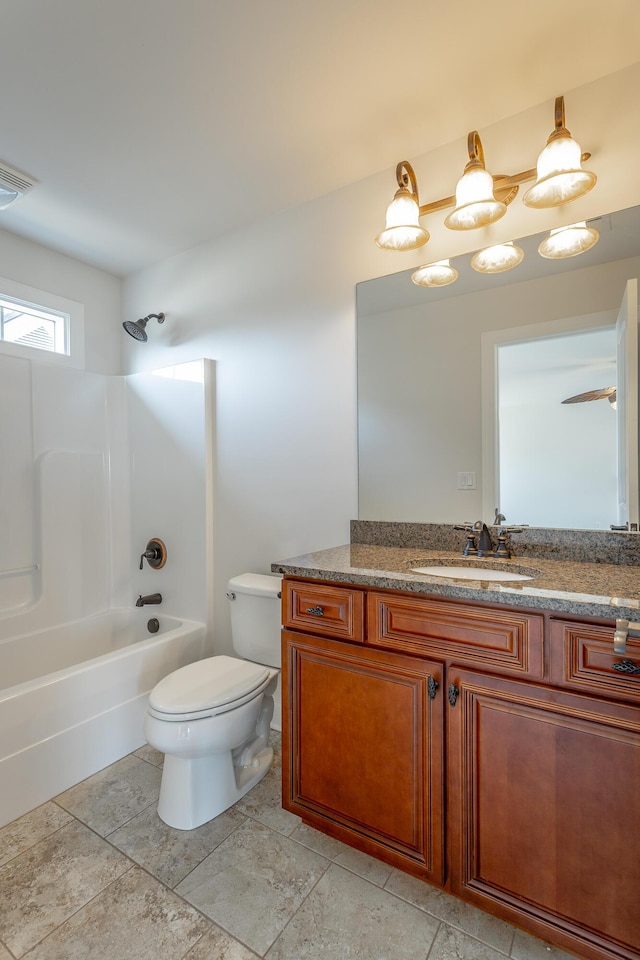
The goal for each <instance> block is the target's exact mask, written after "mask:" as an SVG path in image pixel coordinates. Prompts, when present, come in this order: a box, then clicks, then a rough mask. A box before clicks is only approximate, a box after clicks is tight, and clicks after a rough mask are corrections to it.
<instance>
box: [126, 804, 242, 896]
mask: <svg viewBox="0 0 640 960" xmlns="http://www.w3.org/2000/svg"><path fill="white" fill-rule="evenodd" d="M245 822H246V817H244V816H243V815H242V814H241V813H240V812H239V811H238V810H234V809H233V807H232V808H231V809H230V810H225V812H224V813H221V814H220V816H218V817H215V819H214V820H209V822H208V823H204V824H203V825H202V826H201V827H197V828H196V829H195V830H174V829H173V828H172V827H169V826H167V824H166V823H164V822H163V821H162V820H161V819H160V817H159V816H158V813H157V811H156V807H155V804H154V805H153V806H151V807H147V808H146V810H143V811H142V813H139V814H138V816H137V817H134V818H133V820H129V822H128V823H125V824H124V826H122V827H119V829H118V830H116V831H115V832H114V833H110V834H108V835H107V838H108V840H109V842H110V843H113V844H114V845H115V846H116V847H118V849H119V850H122V851H123V852H124V853H126V854H127V855H128V856H129V857H131V859H132V860H135V861H136V863H139V864H140V865H141V866H143V867H144V868H145V869H146V870H148V871H149V873H152V874H153V876H154V877H157V879H158V880H161V881H162V882H163V883H166V884H167V886H169V887H175V885H176V884H177V883H179V882H180V880H182V879H183V878H184V877H186V876H187V874H188V873H191V871H192V870H193V868H194V867H197V865H198V864H199V863H201V862H202V861H203V860H204V858H205V857H208V856H209V854H210V853H211V851H212V850H214V849H215V848H216V847H217V846H219V845H220V844H221V843H222V841H223V840H226V838H227V837H228V836H229V835H230V834H231V833H233V831H234V830H237V828H238V827H239V826H241V825H242V824H243V823H245Z"/></svg>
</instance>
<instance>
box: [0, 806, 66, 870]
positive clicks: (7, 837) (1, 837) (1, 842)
mask: <svg viewBox="0 0 640 960" xmlns="http://www.w3.org/2000/svg"><path fill="white" fill-rule="evenodd" d="M72 819H73V818H72V817H71V816H70V814H68V813H67V812H66V810H62V809H61V808H60V807H58V806H56V804H55V803H44V804H43V805H42V806H41V807H36V809H35V810H32V811H31V812H30V813H25V815H24V816H23V817H20V818H19V819H18V820H14V821H13V823H9V824H7V826H6V827H2V829H0V866H1V865H2V864H3V863H7V862H8V861H9V860H12V859H13V858H14V857H17V856H18V854H20V853H22V852H23V851H24V850H28V848H29V847H32V846H33V845H34V844H35V843H37V842H38V841H39V840H44V838H45V837H48V836H50V835H51V834H52V833H55V832H56V830H59V829H60V827H63V826H64V825H65V823H70V822H71V820H72Z"/></svg>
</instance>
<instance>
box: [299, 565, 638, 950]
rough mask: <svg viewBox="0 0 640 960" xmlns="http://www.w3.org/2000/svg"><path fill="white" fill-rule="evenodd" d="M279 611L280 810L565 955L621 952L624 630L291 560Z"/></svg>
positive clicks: (633, 694)
mask: <svg viewBox="0 0 640 960" xmlns="http://www.w3.org/2000/svg"><path fill="white" fill-rule="evenodd" d="M301 598H303V599H302V600H301ZM316 601H317V602H316ZM318 606H320V607H322V608H323V612H322V614H319V613H318V611H317V609H316V610H315V612H310V611H313V610H314V608H317V607H318ZM325 609H326V612H327V617H326V621H325V618H324V612H325ZM283 623H284V630H283V698H284V704H283V706H284V709H283V806H284V807H285V808H286V809H287V810H290V811H291V812H293V813H296V814H298V815H299V816H301V817H302V819H303V820H304V821H305V822H306V823H308V824H310V825H311V826H313V827H316V828H317V829H320V830H322V831H324V832H325V833H328V834H330V835H332V836H335V837H338V838H339V839H341V840H344V841H345V842H347V843H349V844H351V845H352V846H355V847H357V848H358V849H361V850H364V851H365V852H367V853H370V854H372V855H374V856H377V857H379V858H380V859H383V860H386V861H387V862H389V863H392V864H394V865H395V866H398V867H399V868H400V869H403V870H405V871H407V872H410V873H412V874H414V875H416V876H419V877H422V878H423V879H425V880H428V881H430V882H432V883H436V884H438V885H440V886H442V887H444V888H445V889H447V890H449V891H450V892H452V893H454V894H456V895H457V896H459V897H461V898H462V899H463V900H465V901H467V902H469V903H472V904H474V905H476V906H478V907H480V908H482V909H484V910H486V911H487V912H489V913H492V914H494V915H495V916H498V917H501V918H502V919H505V920H508V921H510V922H512V923H515V924H516V925H518V926H521V927H524V928H525V929H527V930H530V931H531V932H532V933H534V934H536V935H537V936H539V937H541V938H543V939H546V940H549V941H551V942H552V943H555V944H557V945H558V946H560V947H562V948H564V949H566V950H569V951H572V952H574V953H577V954H578V955H579V956H581V957H585V958H590V960H605V958H606V960H614V958H616V960H639V958H640V828H639V826H638V825H639V824H640V671H638V672H636V671H635V668H634V665H636V666H637V665H638V664H639V663H640V641H638V640H635V639H632V638H629V640H628V644H627V654H626V655H625V656H624V657H621V656H618V655H617V654H615V653H614V652H613V632H614V631H613V626H608V625H603V624H602V623H586V622H580V621H577V620H573V619H571V618H558V617H554V616H553V615H552V614H545V613H542V612H535V611H526V610H521V609H519V608H509V607H504V606H498V605H495V604H493V605H491V604H481V603H470V602H465V601H461V600H448V599H443V598H441V597H430V596H426V595H416V594H412V593H409V592H406V593H404V592H400V591H392V590H379V589H367V588H366V587H363V586H351V585H342V584H337V583H332V584H323V583H319V582H317V581H316V582H308V581H304V580H302V579H300V578H293V577H285V580H284V581H283ZM625 661H626V663H625ZM630 665H631V666H630Z"/></svg>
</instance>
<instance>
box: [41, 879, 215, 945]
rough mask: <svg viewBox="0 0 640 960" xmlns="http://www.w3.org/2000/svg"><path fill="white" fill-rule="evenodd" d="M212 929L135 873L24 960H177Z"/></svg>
mask: <svg viewBox="0 0 640 960" xmlns="http://www.w3.org/2000/svg"><path fill="white" fill-rule="evenodd" d="M210 928H211V924H210V922H209V921H208V920H205V918H204V917H201V916H200V915H199V914H198V913H197V911H196V910H193V909H192V908H191V907H190V906H189V905H188V904H186V903H184V901H182V900H180V898H179V897H177V896H175V894H173V893H171V891H170V890H167V888H166V887H164V886H163V885H162V884H161V883H158V881H157V880H154V879H153V877H150V876H148V875H147V874H146V873H145V872H144V871H143V870H141V869H140V868H139V867H132V868H131V870H130V871H129V873H127V874H125V876H123V877H121V878H120V879H119V880H117V881H116V882H115V883H113V884H111V886H109V887H108V888H107V889H106V890H104V891H103V892H102V893H101V894H100V895H99V896H97V897H96V898H95V899H94V900H92V901H91V903H89V904H88V905H87V906H86V907H83V909H82V910H79V911H78V913H76V914H74V916H73V917H71V918H70V919H69V920H67V922H66V923H63V924H62V926H60V927H58V929H57V930H55V931H54V932H53V933H52V934H51V935H50V936H49V937H47V939H46V940H43V941H42V943H40V944H39V945H38V946H37V947H36V948H35V949H34V950H33V951H32V952H31V953H30V954H29V960H87V958H89V957H96V958H97V957H99V958H105V960H108V958H113V960H158V958H159V957H161V958H162V960H182V958H183V957H184V955H185V953H186V952H187V950H189V948H190V947H191V946H192V945H193V944H195V943H196V942H197V941H198V940H199V939H200V938H201V937H202V935H203V934H204V933H206V932H207V931H208V930H210Z"/></svg>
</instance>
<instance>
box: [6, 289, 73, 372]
mask: <svg viewBox="0 0 640 960" xmlns="http://www.w3.org/2000/svg"><path fill="white" fill-rule="evenodd" d="M34 351H38V353H37V354H36V353H34ZM0 352H2V353H9V354H12V355H13V356H20V357H25V358H29V357H31V358H32V359H36V357H37V356H38V355H39V356H40V359H43V360H44V359H48V360H50V361H52V362H62V363H67V364H69V365H70V366H73V367H84V308H83V306H82V304H80V303H75V302H74V301H73V300H66V299H65V298H63V297H58V296H57V295H55V294H52V293H46V292H45V291H43V290H36V289H34V288H32V287H27V286H25V285H24V284H21V283H16V282H15V281H13V280H3V279H2V278H0ZM43 354H48V355H49V356H46V357H45V356H44V355H43Z"/></svg>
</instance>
